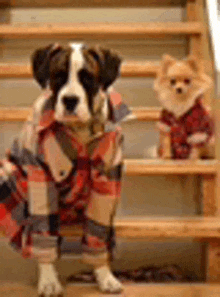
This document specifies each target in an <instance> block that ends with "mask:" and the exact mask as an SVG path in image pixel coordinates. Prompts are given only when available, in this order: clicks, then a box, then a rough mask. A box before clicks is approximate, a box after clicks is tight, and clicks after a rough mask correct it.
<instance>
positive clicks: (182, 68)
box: [154, 55, 214, 159]
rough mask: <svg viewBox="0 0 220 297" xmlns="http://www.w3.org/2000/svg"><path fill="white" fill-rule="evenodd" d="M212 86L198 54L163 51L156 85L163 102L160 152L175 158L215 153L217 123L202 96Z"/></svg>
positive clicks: (188, 157) (162, 155)
mask: <svg viewBox="0 0 220 297" xmlns="http://www.w3.org/2000/svg"><path fill="white" fill-rule="evenodd" d="M212 86H213V81H212V79H211V78H210V77H209V76H208V75H206V74H205V72H204V69H203V65H202V64H201V62H199V61H198V60H197V59H196V57H194V56H188V57H187V58H186V59H185V60H177V59H175V58H174V57H172V56H170V55H164V56H163V58H162V62H161V67H160V70H159V72H158V75H157V77H156V80H155V84H154V89H155V91H156V93H157V96H158V99H159V101H160V103H161V105H162V107H163V108H162V112H161V116H160V120H159V122H158V128H159V130H160V135H161V137H162V138H161V143H160V146H159V148H158V150H157V156H159V157H162V158H172V159H197V158H213V157H214V131H213V130H214V127H213V120H212V118H211V116H210V114H209V112H208V110H207V109H206V108H205V106H204V105H203V97H204V94H205V92H206V91H207V90H209V89H210V88H211V87H212Z"/></svg>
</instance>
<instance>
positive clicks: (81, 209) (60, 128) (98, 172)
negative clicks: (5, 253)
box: [0, 94, 123, 264]
mask: <svg viewBox="0 0 220 297" xmlns="http://www.w3.org/2000/svg"><path fill="white" fill-rule="evenodd" d="M52 106H53V105H52V103H51V102H50V97H49V96H48V94H46V95H45V100H44V103H42V110H41V113H40V114H39V109H38V115H40V117H37V116H36V115H35V117H34V119H35V120H34V121H33V122H28V123H27V124H26V126H25V128H24V131H23V133H22V136H21V138H19V139H16V140H15V141H14V143H13V145H12V148H11V153H10V160H8V161H7V162H6V163H7V164H6V163H5V164H3V167H2V170H1V173H2V174H1V180H0V190H1V200H0V226H1V227H3V229H4V230H5V232H6V235H7V236H8V238H9V240H10V243H11V245H12V246H13V247H14V248H15V249H16V250H18V251H20V252H21V254H22V255H23V256H24V257H26V258H27V257H28V258H30V257H37V258H41V259H42V260H43V261H54V260H55V259H56V258H57V256H58V255H59V253H60V245H61V243H62V240H61V236H60V228H62V226H65V225H69V226H71V225H75V224H79V223H81V224H82V226H83V231H84V232H83V238H82V252H83V255H84V258H85V261H87V262H88V263H94V264H97V263H102V262H103V263H104V262H106V261H107V260H108V255H109V251H111V250H112V247H113V246H114V230H113V226H112V222H113V217H114V214H115V210H116V206H117V203H118V199H119V197H120V192H121V171H122V170H121V169H122V153H121V152H122V145H123V136H122V134H121V129H120V128H119V127H115V128H114V130H112V131H109V132H108V133H103V134H102V135H101V136H99V137H98V138H96V139H93V140H92V141H91V142H89V143H88V144H82V143H81V142H80V141H79V138H77V137H76V134H75V133H74V132H73V131H71V130H70V129H69V128H68V127H67V126H65V125H63V124H60V123H57V122H56V121H55V120H54V119H53V115H54V112H53V110H52ZM6 165H7V166H6ZM9 165H10V166H11V167H12V169H11V170H10V172H8V167H10V166H9ZM73 252H74V251H73Z"/></svg>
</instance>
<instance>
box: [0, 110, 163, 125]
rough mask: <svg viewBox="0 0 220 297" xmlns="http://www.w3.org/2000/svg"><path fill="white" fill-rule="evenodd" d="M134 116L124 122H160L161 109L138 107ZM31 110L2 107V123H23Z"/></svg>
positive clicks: (0, 111)
mask: <svg viewBox="0 0 220 297" xmlns="http://www.w3.org/2000/svg"><path fill="white" fill-rule="evenodd" d="M131 110H132V114H131V115H129V116H128V117H127V118H126V119H125V120H124V121H134V120H135V121H136V120H138V121H146V122H151V121H158V120H159V117H160V112H161V108H160V107H142V108H141V107H138V108H131ZM31 111H32V109H31V108H28V107H22V108H21V107H0V122H23V121H26V119H27V118H28V116H29V115H31Z"/></svg>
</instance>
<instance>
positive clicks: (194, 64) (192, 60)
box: [186, 55, 202, 73]
mask: <svg viewBox="0 0 220 297" xmlns="http://www.w3.org/2000/svg"><path fill="white" fill-rule="evenodd" d="M186 62H187V63H188V65H189V66H190V67H191V68H192V69H193V71H195V72H196V73H198V72H200V71H201V70H202V64H201V63H200V62H199V61H198V59H197V58H196V57H195V56H193V55H190V56H188V57H187V59H186Z"/></svg>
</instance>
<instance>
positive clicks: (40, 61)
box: [31, 43, 61, 88]
mask: <svg viewBox="0 0 220 297" xmlns="http://www.w3.org/2000/svg"><path fill="white" fill-rule="evenodd" d="M60 50H61V47H60V45H59V44H57V43H56V44H50V45H48V46H46V47H44V48H39V49H37V50H35V52H34V53H33V54H32V56H31V66H32V71H33V76H34V78H35V79H36V81H37V82H38V83H39V85H40V86H41V87H42V88H45V87H46V86H47V82H48V80H49V76H50V74H49V66H50V59H51V58H52V56H54V55H55V54H56V53H57V52H59V51H60Z"/></svg>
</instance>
